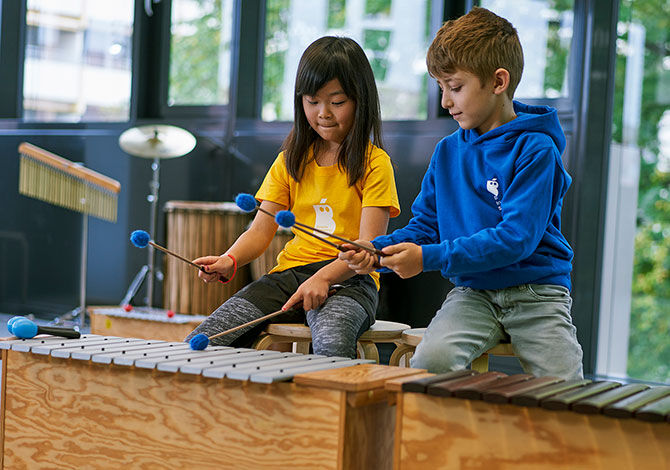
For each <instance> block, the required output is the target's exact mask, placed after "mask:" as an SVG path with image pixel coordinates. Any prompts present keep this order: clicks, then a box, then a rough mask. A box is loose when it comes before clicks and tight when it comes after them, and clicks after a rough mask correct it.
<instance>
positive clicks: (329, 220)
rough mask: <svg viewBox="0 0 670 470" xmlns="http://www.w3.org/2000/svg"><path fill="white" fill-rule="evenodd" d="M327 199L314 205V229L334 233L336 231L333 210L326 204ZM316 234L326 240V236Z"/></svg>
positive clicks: (315, 232)
mask: <svg viewBox="0 0 670 470" xmlns="http://www.w3.org/2000/svg"><path fill="white" fill-rule="evenodd" d="M326 199H327V198H324V199H321V201H320V202H319V204H314V205H313V206H312V207H313V208H314V212H315V213H316V222H314V228H318V229H319V230H323V231H324V232H328V233H333V232H334V231H335V220H334V219H333V208H332V207H330V206H329V205H328V204H326ZM314 234H315V235H317V236H319V237H322V238H326V235H324V234H322V233H319V232H317V231H314Z"/></svg>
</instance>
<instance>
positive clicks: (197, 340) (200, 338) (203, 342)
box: [188, 310, 286, 351]
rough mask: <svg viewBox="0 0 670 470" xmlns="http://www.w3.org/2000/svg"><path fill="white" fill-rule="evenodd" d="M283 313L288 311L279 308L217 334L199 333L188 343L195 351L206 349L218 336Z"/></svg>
mask: <svg viewBox="0 0 670 470" xmlns="http://www.w3.org/2000/svg"><path fill="white" fill-rule="evenodd" d="M282 313H286V311H285V310H277V311H276V312H272V313H268V314H267V315H265V316H264V317H260V318H256V319H255V320H251V321H249V322H246V323H243V324H241V325H238V326H236V327H234V328H230V329H228V330H226V331H222V332H221V333H217V334H215V335H212V336H207V335H205V334H203V333H198V334H197V335H195V336H194V337H193V338H191V340H190V341H189V343H188V344H189V345H190V346H191V349H193V350H195V351H199V350H202V349H205V348H206V347H207V345H208V344H209V341H210V340H212V339H214V338H218V337H220V336H225V335H227V334H230V333H233V332H235V331H237V330H241V329H242V328H245V327H247V326H251V325H255V324H256V323H260V322H262V321H265V320H269V319H270V318H273V317H276V316H277V315H280V314H282Z"/></svg>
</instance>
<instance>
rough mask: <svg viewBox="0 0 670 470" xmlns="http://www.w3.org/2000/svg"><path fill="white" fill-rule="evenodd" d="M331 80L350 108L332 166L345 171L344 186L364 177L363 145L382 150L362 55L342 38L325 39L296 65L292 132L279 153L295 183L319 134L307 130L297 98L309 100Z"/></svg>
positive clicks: (378, 117)
mask: <svg viewBox="0 0 670 470" xmlns="http://www.w3.org/2000/svg"><path fill="white" fill-rule="evenodd" d="M334 79H337V80H338V81H339V82H340V85H342V89H343V91H344V93H346V95H347V96H348V97H349V98H350V99H352V100H354V102H355V103H356V112H355V115H354V123H353V125H352V127H351V130H350V131H349V134H348V135H347V136H346V138H345V139H344V141H343V142H342V145H341V146H340V153H339V155H338V159H337V164H338V165H339V167H340V168H341V169H343V170H344V171H346V173H347V177H348V181H349V186H352V185H354V184H355V183H356V182H357V181H358V180H360V179H361V178H362V177H363V176H364V175H365V169H366V167H367V164H368V161H369V158H370V155H369V152H368V143H369V141H370V137H371V136H372V141H373V142H374V144H375V145H376V146H377V147H379V148H383V144H382V138H381V111H380V107H379V96H378V95H377V85H376V84H375V77H374V74H373V73H372V68H371V67H370V63H369V62H368V59H367V57H366V56H365V52H363V49H361V46H359V45H358V44H357V43H356V41H354V40H353V39H350V38H345V37H334V36H325V37H322V38H319V39H317V40H316V41H314V42H313V43H312V44H310V45H309V47H308V48H307V49H306V50H305V52H304V53H303V54H302V57H301V58H300V63H299V64H298V72H297V74H296V79H295V94H294V100H293V106H294V119H293V128H292V129H291V132H290V133H289V134H288V136H287V137H286V139H285V140H284V143H283V144H282V150H284V158H285V159H286V169H287V171H288V173H289V175H291V177H293V179H295V180H296V181H300V178H301V177H302V174H303V171H304V168H305V165H306V164H307V163H308V162H307V161H306V156H307V152H308V150H309V147H310V146H311V145H314V155H316V154H317V153H318V150H319V148H318V147H319V140H320V138H319V135H318V134H317V133H316V131H314V129H312V127H311V126H310V125H309V122H308V121H307V116H305V111H304V109H303V105H302V97H303V95H307V96H313V95H315V94H316V93H317V92H318V91H319V89H321V88H322V87H323V86H324V85H325V84H326V83H328V82H329V81H331V80H334Z"/></svg>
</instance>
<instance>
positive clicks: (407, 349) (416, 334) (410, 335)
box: [389, 328, 516, 372]
mask: <svg viewBox="0 0 670 470" xmlns="http://www.w3.org/2000/svg"><path fill="white" fill-rule="evenodd" d="M425 331H426V329H425V328H411V329H409V330H405V331H403V332H402V335H401V337H400V342H399V344H398V347H397V348H396V349H395V351H393V354H391V359H390V360H389V365H390V366H399V365H400V360H401V359H402V358H403V357H404V356H407V357H406V361H407V363H408V364H409V359H410V357H412V354H414V350H415V349H416V347H417V345H418V344H419V343H420V342H421V339H422V338H423V334H424V332H425ZM490 355H492V356H512V357H514V356H516V355H515V354H514V349H513V348H512V343H500V344H498V345H496V346H494V347H492V348H491V349H489V350H488V351H486V352H485V353H484V354H482V355H481V356H479V357H478V358H477V359H475V360H474V361H472V365H471V366H470V367H471V368H472V370H476V371H477V372H486V371H488V370H489V356H490Z"/></svg>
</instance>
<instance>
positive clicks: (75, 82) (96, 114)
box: [23, 0, 134, 122]
mask: <svg viewBox="0 0 670 470" xmlns="http://www.w3.org/2000/svg"><path fill="white" fill-rule="evenodd" d="M133 4H134V2H133V0H115V1H114V2H101V1H99V0H59V1H57V2H54V1H48V0H28V2H27V15H26V27H27V29H26V44H25V52H26V53H25V62H24V79H23V118H24V119H25V120H27V121H45V122H79V121H127V120H128V117H129V110H130V89H131V49H132V48H131V39H132V34H133V16H134V14H133V13H134V11H133Z"/></svg>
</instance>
